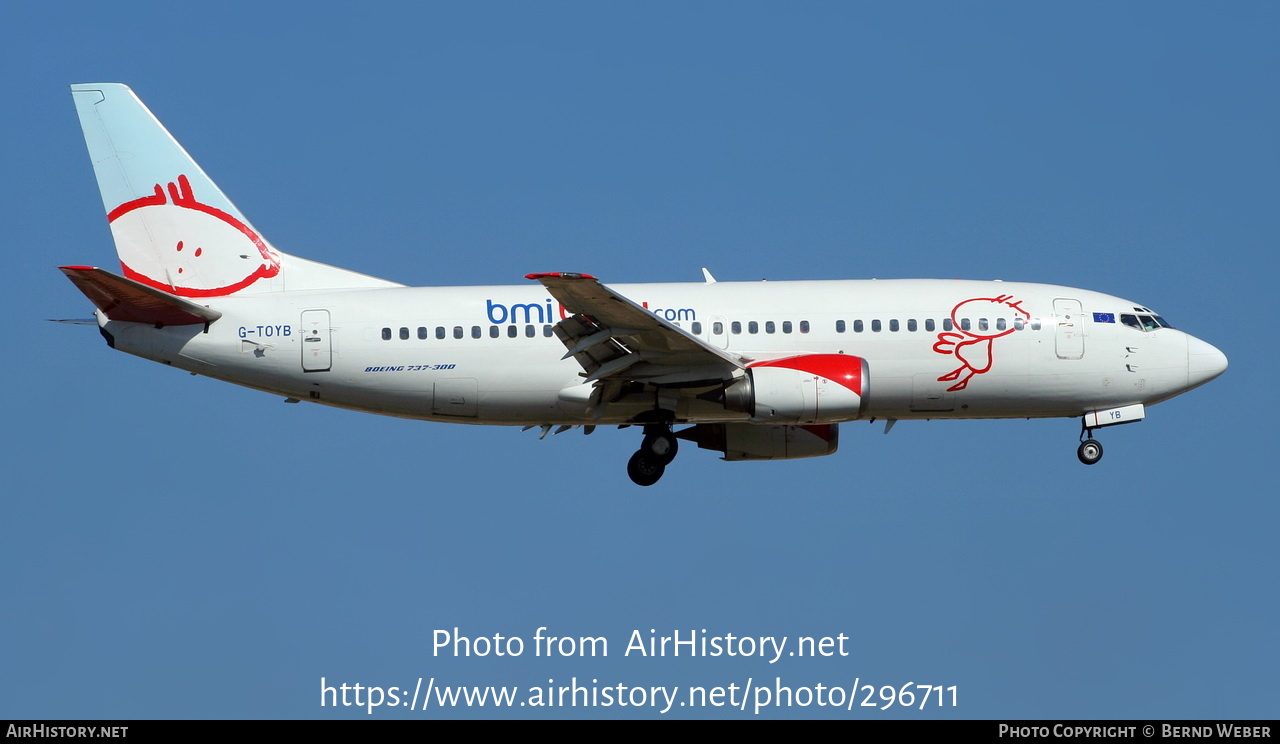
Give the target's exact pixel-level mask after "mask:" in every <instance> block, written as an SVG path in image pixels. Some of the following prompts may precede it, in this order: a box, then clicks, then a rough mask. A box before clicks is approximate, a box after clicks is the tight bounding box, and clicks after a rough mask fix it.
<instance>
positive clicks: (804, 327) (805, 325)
mask: <svg viewBox="0 0 1280 744" xmlns="http://www.w3.org/2000/svg"><path fill="white" fill-rule="evenodd" d="M800 332H801V333H808V332H809V321H807V320H802V321H800Z"/></svg>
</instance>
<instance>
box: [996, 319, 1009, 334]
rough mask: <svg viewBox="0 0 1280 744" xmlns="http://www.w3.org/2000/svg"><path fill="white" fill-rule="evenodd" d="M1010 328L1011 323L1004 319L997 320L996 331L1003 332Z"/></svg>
mask: <svg viewBox="0 0 1280 744" xmlns="http://www.w3.org/2000/svg"><path fill="white" fill-rule="evenodd" d="M1008 327H1009V322H1008V321H1007V320H1005V319H1004V318H996V330H997V331H1003V330H1004V329H1006V328H1008Z"/></svg>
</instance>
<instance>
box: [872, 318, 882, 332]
mask: <svg viewBox="0 0 1280 744" xmlns="http://www.w3.org/2000/svg"><path fill="white" fill-rule="evenodd" d="M871 332H872V333H879V332H880V319H879V318H877V319H875V320H873V321H871Z"/></svg>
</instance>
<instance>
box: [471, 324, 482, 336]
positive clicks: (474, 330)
mask: <svg viewBox="0 0 1280 744" xmlns="http://www.w3.org/2000/svg"><path fill="white" fill-rule="evenodd" d="M471 338H480V326H471Z"/></svg>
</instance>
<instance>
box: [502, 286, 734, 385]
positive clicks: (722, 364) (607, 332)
mask: <svg viewBox="0 0 1280 744" xmlns="http://www.w3.org/2000/svg"><path fill="white" fill-rule="evenodd" d="M525 278H526V279H533V280H535V281H539V282H542V285H543V286H545V287H546V288H547V291H548V292H550V293H551V296H552V297H554V298H555V299H556V300H558V301H559V302H560V304H561V305H563V306H564V308H565V310H567V311H569V312H571V313H573V314H572V315H571V316H569V317H568V318H565V319H564V320H562V321H560V322H559V323H557V324H556V325H555V334H556V336H557V337H558V338H559V339H560V341H561V342H562V343H564V345H565V348H567V349H568V352H566V353H565V355H564V357H563V358H565V359H567V358H569V357H573V358H574V359H576V360H577V362H578V364H581V365H582V369H583V370H584V371H585V377H586V382H594V381H597V380H599V381H603V382H606V383H608V382H616V383H620V382H643V383H648V384H651V385H659V386H671V387H694V386H699V385H714V384H717V383H719V382H722V381H725V380H732V379H734V378H735V377H738V376H740V375H741V374H742V370H743V369H744V368H745V367H746V364H745V363H744V362H743V360H742V359H741V358H739V357H737V356H735V355H733V354H729V353H728V352H726V351H724V350H723V349H717V348H715V347H714V346H710V345H708V344H706V343H704V342H703V341H702V340H701V339H699V338H698V337H697V336H694V335H692V334H690V333H688V332H687V331H685V330H684V329H682V328H679V327H677V326H675V325H674V324H672V323H670V322H669V321H666V320H663V319H662V318H659V317H658V316H657V315H654V314H653V313H651V312H649V311H648V310H646V309H644V308H643V307H641V306H640V305H637V304H636V303H634V302H632V301H631V300H629V299H627V298H626V297H623V296H622V295H620V294H618V293H617V292H614V291H613V290H611V289H609V288H608V287H606V286H604V285H603V284H601V283H600V282H599V281H598V280H597V279H596V278H595V277H593V276H588V275H586V274H566V273H554V274H528V275H526V276H525Z"/></svg>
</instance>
